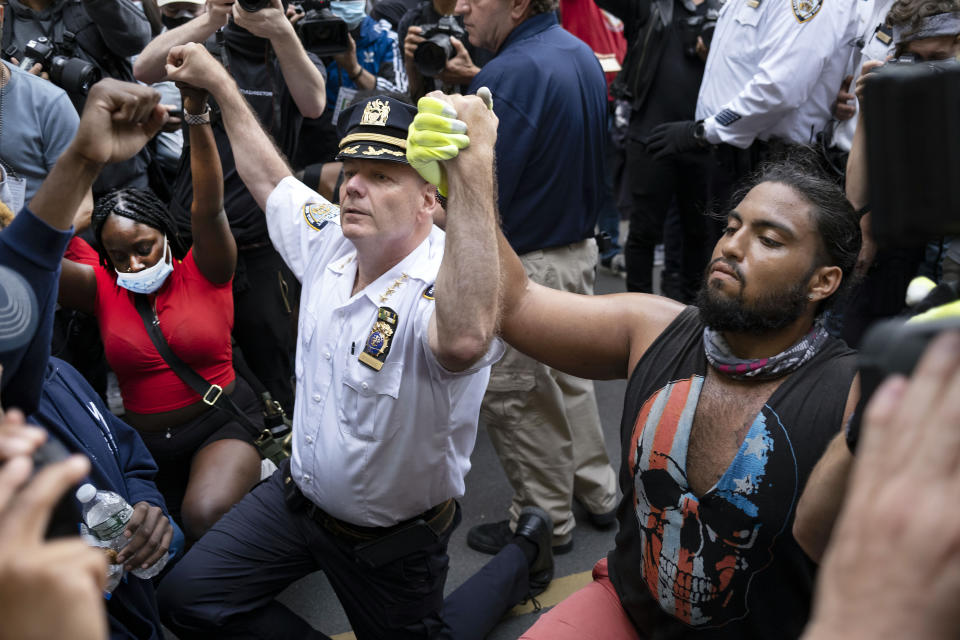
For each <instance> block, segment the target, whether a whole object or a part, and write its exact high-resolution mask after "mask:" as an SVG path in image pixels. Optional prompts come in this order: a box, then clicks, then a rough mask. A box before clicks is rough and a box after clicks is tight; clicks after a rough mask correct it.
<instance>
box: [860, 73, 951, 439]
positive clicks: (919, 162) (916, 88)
mask: <svg viewBox="0 0 960 640" xmlns="http://www.w3.org/2000/svg"><path fill="white" fill-rule="evenodd" d="M874 73H875V74H876V75H875V76H874V77H870V78H868V80H867V84H866V86H865V87H864V97H865V103H864V104H865V107H864V111H863V115H864V118H865V123H866V127H867V129H866V132H867V173H868V175H869V176H870V210H871V212H872V213H871V220H870V227H871V232H872V234H873V235H874V237H875V238H876V240H877V242H878V243H879V244H880V245H881V246H887V247H916V246H917V245H918V244H922V243H925V242H928V241H929V240H931V239H935V238H939V237H942V236H945V235H954V234H958V233H960V215H958V214H960V179H958V177H960V64H958V63H957V61H955V60H953V59H950V60H943V61H936V62H915V61H914V59H913V57H912V56H901V57H900V58H898V59H896V60H891V61H889V62H887V63H886V64H884V65H883V66H882V67H880V68H879V69H878V70H877V71H875V72H874ZM944 286H947V285H940V286H939V287H937V289H940V288H941V287H944ZM934 292H936V290H935V291H934ZM948 293H950V295H947V296H946V297H947V298H948V299H953V298H955V297H956V295H955V292H948ZM931 295H932V294H931ZM958 329H960V318H951V319H945V320H937V321H929V322H918V323H909V324H908V323H905V322H904V320H903V319H902V318H901V319H893V320H886V321H883V322H879V323H877V324H875V325H874V326H872V327H871V328H870V330H869V331H868V332H867V334H866V335H865V336H864V339H863V342H862V343H861V346H860V352H859V355H858V358H859V371H860V402H859V404H858V405H857V410H856V411H855V412H854V415H853V418H852V420H851V422H850V425H849V426H848V429H847V445H848V446H849V448H850V450H851V451H853V450H854V449H855V447H856V444H857V441H858V439H859V435H860V423H861V421H862V419H863V411H864V408H865V407H866V404H867V402H868V401H869V400H870V397H871V396H872V395H873V393H874V391H876V389H877V387H879V386H880V383H881V382H883V380H884V378H886V377H887V375H889V374H892V373H899V374H903V375H907V376H909V375H910V374H911V373H912V372H913V368H914V367H915V366H916V364H917V361H918V360H919V359H920V356H921V355H923V352H924V351H925V350H926V348H927V345H928V344H929V342H930V340H932V339H933V338H934V337H935V336H936V335H937V334H938V333H940V332H941V331H945V330H958Z"/></svg>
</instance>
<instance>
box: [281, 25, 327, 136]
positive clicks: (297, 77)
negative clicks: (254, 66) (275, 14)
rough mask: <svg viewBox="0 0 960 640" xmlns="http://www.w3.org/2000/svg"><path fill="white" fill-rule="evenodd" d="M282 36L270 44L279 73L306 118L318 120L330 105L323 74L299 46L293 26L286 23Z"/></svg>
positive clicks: (301, 46)
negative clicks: (278, 66)
mask: <svg viewBox="0 0 960 640" xmlns="http://www.w3.org/2000/svg"><path fill="white" fill-rule="evenodd" d="M287 24H288V25H289V29H285V30H284V33H283V36H281V37H278V38H274V39H273V40H271V41H270V44H271V45H272V46H273V51H274V53H276V54H277V62H279V63H280V72H281V73H283V78H284V80H286V83H287V87H288V88H289V89H290V95H291V97H292V98H293V101H294V102H295V103H296V105H297V109H298V110H299V111H300V114H301V115H302V116H303V117H304V118H319V117H320V116H321V115H323V110H324V108H325V107H326V105H327V88H326V83H325V82H324V80H323V74H322V73H320V70H319V69H317V66H316V65H315V64H313V62H312V61H311V60H310V57H309V56H308V55H307V52H306V51H305V50H304V48H303V45H302V44H300V40H299V38H297V34H296V32H295V31H294V30H293V25H290V23H289V22H288V23H287Z"/></svg>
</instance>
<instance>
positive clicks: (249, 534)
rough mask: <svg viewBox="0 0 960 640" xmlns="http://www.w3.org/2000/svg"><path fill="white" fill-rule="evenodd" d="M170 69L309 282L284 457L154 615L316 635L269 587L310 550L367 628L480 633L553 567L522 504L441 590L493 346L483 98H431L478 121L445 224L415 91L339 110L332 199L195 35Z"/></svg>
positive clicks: (491, 215)
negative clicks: (280, 147)
mask: <svg viewBox="0 0 960 640" xmlns="http://www.w3.org/2000/svg"><path fill="white" fill-rule="evenodd" d="M167 71H168V74H169V77H170V79H171V80H174V81H176V82H184V83H187V84H190V85H193V86H197V87H200V88H204V89H207V90H208V91H209V92H210V93H211V94H212V96H213V97H214V99H215V100H216V101H217V103H218V104H219V105H220V106H221V110H222V114H223V120H224V123H225V126H226V129H227V134H228V135H229V137H230V143H231V145H232V147H233V150H234V155H235V157H236V160H237V169H238V171H239V173H240V176H241V177H242V178H243V180H244V182H245V183H246V185H247V188H248V189H249V190H250V192H251V194H253V196H254V197H255V198H256V200H257V202H258V203H259V204H260V206H261V207H262V208H263V209H264V211H265V212H266V215H267V225H268V228H269V231H270V239H271V240H272V241H273V243H274V245H275V246H276V248H277V250H278V251H279V252H280V254H281V255H282V256H283V258H284V260H285V261H286V262H287V264H288V265H289V266H290V269H291V270H292V271H293V272H294V274H295V275H296V276H297V278H299V279H300V280H301V282H302V284H303V296H302V301H301V309H300V326H299V338H298V339H299V344H298V345H297V359H296V374H297V386H296V389H297V398H296V409H295V414H294V427H293V428H294V448H293V457H292V460H291V461H290V463H289V464H284V465H283V466H282V467H281V469H280V470H279V471H278V472H277V473H275V474H274V476H273V477H272V478H270V479H269V480H268V481H266V482H264V483H262V484H260V485H259V486H258V487H257V488H255V489H254V490H253V492H252V493H251V494H250V495H248V496H247V497H246V498H245V499H244V500H242V501H241V502H240V503H239V504H238V505H237V506H236V507H235V508H234V509H233V510H232V511H230V512H229V513H228V514H227V515H226V516H224V517H223V518H222V519H221V520H220V521H219V522H218V523H217V524H216V525H215V526H214V527H213V529H211V530H210V531H209V532H208V533H207V534H206V535H205V536H204V537H203V538H202V539H201V540H200V541H199V542H198V543H197V544H196V545H195V546H194V547H193V548H192V550H191V551H190V552H189V554H188V555H187V556H186V557H185V558H184V559H183V561H182V562H181V564H180V565H179V566H178V567H177V568H176V569H175V570H174V571H173V572H171V574H170V575H169V576H167V578H166V579H165V580H164V582H163V587H162V591H161V594H160V603H161V610H162V611H163V612H164V615H165V623H166V624H167V625H168V626H169V627H170V628H171V629H172V630H174V631H175V632H176V633H177V635H178V636H179V637H180V638H190V637H204V638H209V637H211V635H214V636H218V637H230V638H236V637H241V636H242V637H257V638H275V637H276V638H279V637H284V638H286V637H289V638H320V637H326V636H324V635H322V634H320V633H318V632H317V631H315V630H313V629H312V628H311V627H310V625H308V624H307V623H306V622H305V621H304V620H302V619H301V618H299V617H298V616H296V615H295V614H293V613H292V612H291V611H289V610H288V609H286V608H285V607H283V606H282V605H280V604H279V603H277V602H276V601H275V600H274V596H276V595H277V594H278V593H279V592H280V591H281V590H282V589H283V588H285V587H286V586H287V585H288V584H290V583H291V582H293V581H294V580H296V579H298V578H300V577H302V576H304V575H306V574H308V573H310V572H312V571H315V570H318V569H319V570H323V571H324V572H325V573H326V574H327V577H328V578H329V580H330V582H331V584H332V586H333V588H334V590H335V591H336V593H337V596H338V597H339V599H340V601H341V603H342V604H343V606H344V609H345V610H346V613H347V616H348V617H349V619H350V622H351V625H352V626H353V630H354V632H355V633H356V635H357V637H358V638H390V639H396V638H427V637H429V638H436V637H447V638H467V637H471V638H472V637H483V636H485V635H486V632H487V631H488V630H489V628H490V627H492V626H493V625H494V624H495V623H496V622H497V620H499V618H500V617H501V615H502V614H503V613H504V612H505V611H506V610H507V609H508V608H509V607H510V606H512V605H513V604H515V603H517V602H519V601H520V600H521V599H522V598H524V597H525V596H527V595H529V594H531V593H533V594H535V593H537V592H539V591H542V590H543V589H544V588H545V587H546V584H547V583H548V582H549V580H550V578H551V577H552V571H553V559H552V555H551V551H550V535H551V531H552V529H553V525H552V523H551V522H550V520H549V517H548V516H547V514H545V513H543V512H542V511H539V510H536V509H533V510H531V511H529V512H527V513H525V514H523V515H522V516H521V519H520V523H519V525H518V529H517V533H518V535H517V536H516V537H515V538H514V543H513V544H509V545H507V546H506V547H505V548H504V550H503V551H502V552H501V553H500V554H499V555H498V556H496V557H495V558H494V559H493V560H491V563H490V564H488V565H487V567H486V568H485V569H484V570H483V571H482V572H481V573H480V574H478V575H477V576H474V577H473V578H471V580H469V581H468V582H467V583H466V584H465V585H464V586H462V587H461V588H460V589H458V590H457V591H456V592H455V593H454V594H453V595H451V597H450V598H448V599H447V602H446V603H444V601H443V585H444V581H445V578H446V570H447V564H448V557H447V553H446V549H447V542H448V540H449V538H450V534H451V532H452V531H453V529H454V528H455V527H456V526H457V524H458V523H459V521H460V513H459V507H458V505H457V503H456V500H455V499H456V498H457V497H459V496H460V495H462V494H463V491H464V482H463V477H464V474H465V473H466V472H467V470H468V469H469V467H470V462H469V456H470V452H471V450H472V448H473V444H474V440H475V437H476V430H477V417H478V413H479V407H480V400H481V398H482V396H483V392H484V389H485V387H486V384H487V380H488V377H489V365H490V364H491V363H492V362H494V361H495V360H496V359H497V358H499V356H500V354H501V353H502V351H503V347H502V345H501V344H500V342H499V341H498V340H496V339H494V337H493V335H494V329H495V324H496V317H497V309H498V296H499V286H500V285H499V262H498V256H497V245H496V236H495V234H496V229H497V215H496V208H495V205H494V194H495V190H494V178H493V147H494V143H495V141H496V124H497V119H496V117H495V116H493V114H492V112H491V111H489V110H487V108H486V107H485V106H484V105H483V103H482V102H481V101H480V99H478V98H476V97H468V98H464V97H460V96H452V97H445V98H442V99H444V100H446V101H447V103H448V105H449V108H450V109H451V110H455V111H456V112H457V114H458V117H459V118H461V119H462V120H463V121H464V122H465V123H466V133H467V135H469V138H470V145H469V147H468V148H466V149H464V150H463V151H461V152H460V153H459V155H458V156H456V157H455V158H453V159H452V160H447V161H444V167H445V169H446V172H447V176H448V182H449V201H448V205H447V206H448V211H447V213H446V233H444V231H441V230H440V229H439V228H438V227H436V226H434V224H433V223H434V217H435V216H442V214H443V208H442V206H441V204H440V201H439V198H438V196H437V193H436V190H435V188H434V187H433V186H432V185H430V184H429V183H427V182H426V181H424V180H423V179H422V178H421V177H420V176H419V175H418V174H417V172H416V171H415V170H414V169H413V168H411V167H410V166H409V164H407V160H406V153H405V149H406V145H407V140H406V138H407V129H408V127H409V125H410V124H411V122H412V121H413V117H414V115H416V110H415V109H414V108H413V107H411V106H409V105H407V104H404V103H402V102H399V101H397V100H393V99H390V98H386V97H377V98H371V99H369V100H366V101H363V102H360V103H358V104H357V105H355V106H354V107H353V108H352V110H348V111H346V112H344V114H342V115H341V116H340V120H341V122H347V123H348V125H347V128H346V134H345V135H344V136H343V138H342V140H341V141H340V155H339V159H340V160H342V161H343V163H344V182H343V185H342V186H341V188H340V202H341V206H340V208H339V209H338V208H337V207H336V206H334V205H332V204H330V203H329V202H327V201H326V200H324V199H323V198H322V197H321V196H319V195H318V194H316V193H315V192H313V191H312V190H310V189H309V188H307V187H306V186H304V185H303V184H302V183H300V182H298V181H297V180H296V179H294V178H293V177H292V175H291V172H290V169H289V167H287V165H286V164H285V163H284V161H283V159H282V158H281V157H280V155H279V153H278V152H277V151H276V150H275V147H274V146H273V145H272V144H271V141H270V139H269V138H268V136H267V135H266V134H265V133H264V132H263V130H262V129H261V127H260V125H259V123H258V122H257V120H256V118H255V116H254V115H253V114H252V113H251V111H250V110H249V108H248V107H247V105H246V102H245V100H244V99H243V97H242V96H241V95H240V93H239V91H238V90H237V87H236V84H235V83H234V82H233V80H232V79H231V78H230V76H229V75H228V74H227V73H226V71H225V70H224V69H223V67H222V66H220V64H219V63H218V62H216V61H215V60H214V59H213V58H212V57H211V56H210V54H209V53H208V52H207V51H206V49H204V48H203V47H202V46H201V45H195V44H191V45H185V46H183V47H176V48H174V49H173V50H171V52H170V56H169V58H168V64H167ZM491 600H495V601H491Z"/></svg>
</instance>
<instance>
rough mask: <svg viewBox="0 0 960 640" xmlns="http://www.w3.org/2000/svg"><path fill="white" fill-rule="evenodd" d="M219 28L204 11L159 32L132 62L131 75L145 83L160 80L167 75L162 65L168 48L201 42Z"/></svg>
mask: <svg viewBox="0 0 960 640" xmlns="http://www.w3.org/2000/svg"><path fill="white" fill-rule="evenodd" d="M219 28H220V25H219V24H218V23H217V21H216V19H215V18H214V16H213V15H212V14H210V13H204V14H202V15H200V16H198V17H196V18H194V19H193V20H191V21H190V22H188V23H186V24H184V25H180V26H179V27H177V28H176V29H170V30H169V31H165V32H163V33H161V34H160V35H159V36H157V37H156V38H154V39H153V40H152V41H151V42H150V44H148V45H147V46H146V48H144V50H143V51H142V52H140V55H139V56H138V57H137V60H136V62H134V64H133V75H134V76H135V77H136V78H137V80H139V81H140V82H143V83H145V84H153V83H155V82H160V81H161V80H163V79H164V78H166V77H167V72H166V70H165V69H164V65H165V64H166V63H167V54H168V53H169V52H170V49H172V48H173V47H176V46H177V45H181V44H187V43H188V42H203V41H204V40H206V39H207V38H209V37H210V36H211V35H213V33H214V32H215V31H216V30H217V29H219Z"/></svg>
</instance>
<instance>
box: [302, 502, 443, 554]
mask: <svg viewBox="0 0 960 640" xmlns="http://www.w3.org/2000/svg"><path fill="white" fill-rule="evenodd" d="M456 507H457V503H456V501H455V500H454V499H453V498H450V499H449V500H447V501H446V502H441V503H440V504H438V505H436V506H434V507H431V508H429V509H427V510H426V511H424V512H423V513H421V514H419V515H416V516H414V517H412V518H410V519H409V520H404V521H403V522H398V523H397V524H395V525H393V526H390V527H361V526H360V525H356V524H351V523H349V522H344V521H343V520H339V519H337V518H334V517H333V516H331V515H330V514H329V513H327V512H326V511H324V510H323V509H321V508H320V507H318V506H317V505H315V504H313V502H310V504H309V505H308V506H307V515H309V516H310V517H311V518H312V519H313V520H314V521H315V522H316V523H317V524H319V525H321V526H322V527H323V528H325V529H326V530H327V531H329V532H330V533H332V534H333V535H335V536H339V537H340V538H343V539H345V540H348V541H350V542H358V543H359V542H370V541H371V540H377V539H379V538H384V537H387V536H391V535H393V534H395V533H397V532H399V531H401V530H403V529H406V528H407V527H408V526H410V525H411V524H413V523H415V522H417V521H418V520H423V521H424V523H426V525H427V526H428V527H430V529H431V530H432V531H433V532H434V533H435V534H436V535H437V536H440V535H441V534H442V533H443V532H444V531H446V530H447V528H448V527H449V526H450V525H451V524H452V523H453V516H454V514H455V513H456V510H457V509H456Z"/></svg>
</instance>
